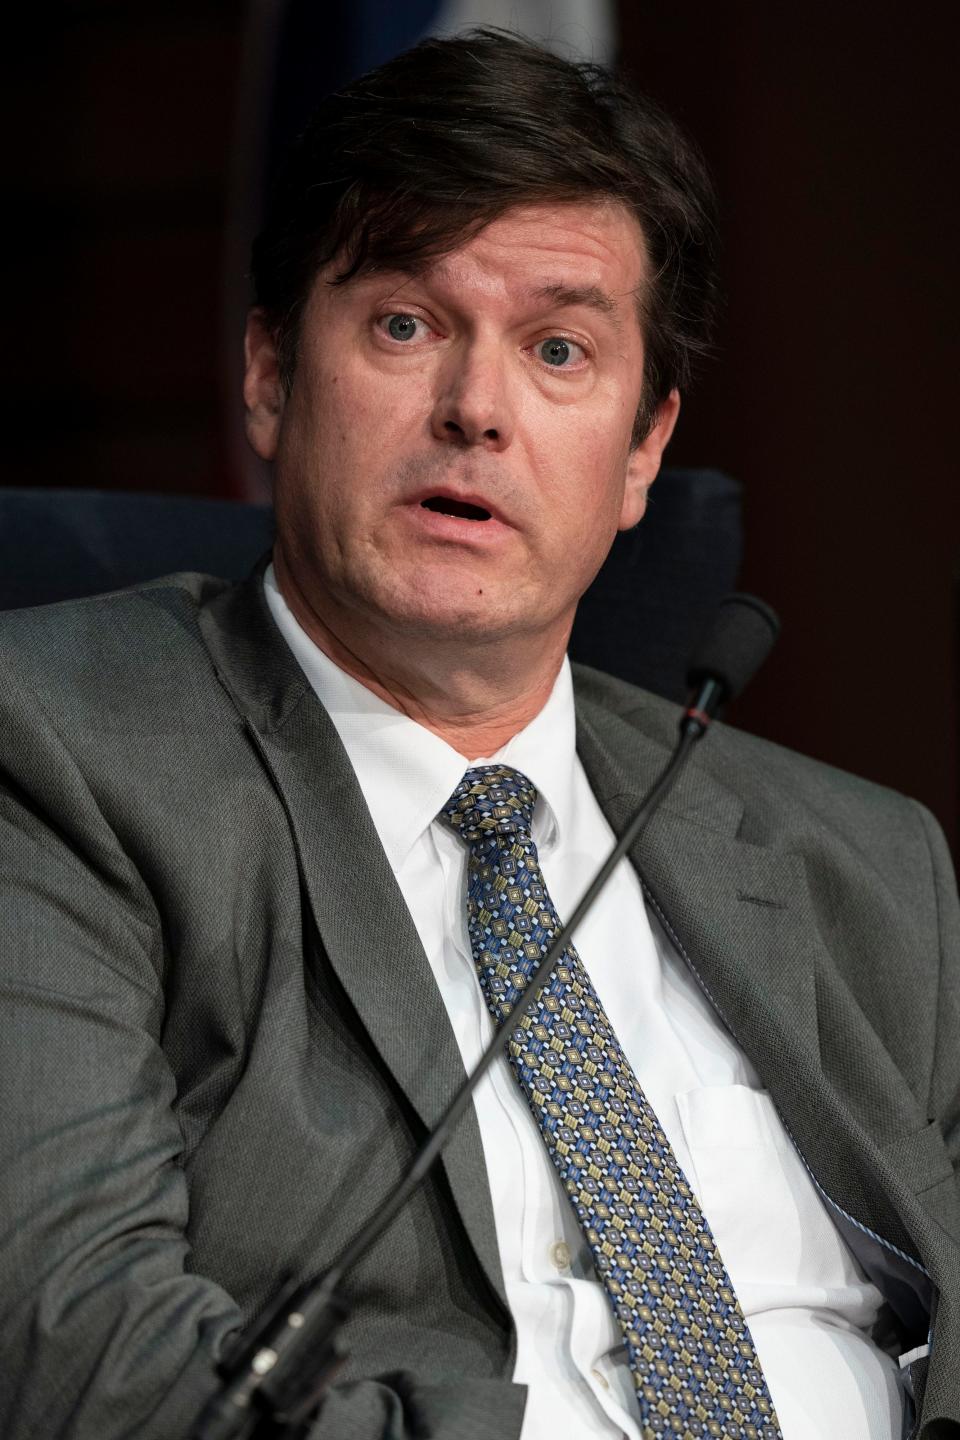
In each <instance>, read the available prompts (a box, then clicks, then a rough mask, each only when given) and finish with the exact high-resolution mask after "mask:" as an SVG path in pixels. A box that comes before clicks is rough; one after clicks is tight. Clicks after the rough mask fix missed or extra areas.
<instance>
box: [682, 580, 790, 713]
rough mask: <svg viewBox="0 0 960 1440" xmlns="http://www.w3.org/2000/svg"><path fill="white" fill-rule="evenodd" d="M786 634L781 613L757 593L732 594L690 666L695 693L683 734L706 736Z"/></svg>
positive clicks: (689, 673) (720, 607)
mask: <svg viewBox="0 0 960 1440" xmlns="http://www.w3.org/2000/svg"><path fill="white" fill-rule="evenodd" d="M779 634H780V621H779V620H778V619H777V616H776V613H775V612H774V611H773V610H771V608H770V606H769V605H767V604H766V603H765V602H764V601H763V600H758V599H757V597H756V595H743V594H734V595H728V596H727V597H726V599H724V600H721V601H720V605H719V607H718V608H717V612H716V614H715V616H714V619H713V623H712V625H711V626H710V629H709V630H708V631H707V633H706V635H705V636H704V637H703V639H702V640H701V642H700V645H699V647H698V649H697V650H695V651H694V655H693V659H692V660H691V662H690V664H689V666H688V668H687V684H688V685H689V687H690V691H691V695H690V700H689V702H688V704H687V708H686V710H685V711H684V712H683V718H682V719H681V721H680V733H681V735H682V734H684V733H686V732H687V731H688V730H692V729H694V728H696V727H699V729H698V730H697V734H698V737H699V736H700V735H703V734H705V733H706V731H707V729H708V728H709V726H710V722H711V721H712V720H713V718H714V716H715V715H716V713H717V711H718V710H719V708H720V706H721V705H726V703H727V702H728V701H729V700H735V699H736V697H737V696H738V695H739V694H740V692H741V690H743V689H744V687H745V686H746V685H747V684H748V683H749V682H750V680H752V679H753V677H754V675H755V674H756V673H757V671H758V670H759V669H760V666H761V665H762V664H763V662H764V660H766V658H767V656H768V655H769V654H770V651H771V650H772V649H773V645H774V641H775V640H776V638H777V636H778V635H779Z"/></svg>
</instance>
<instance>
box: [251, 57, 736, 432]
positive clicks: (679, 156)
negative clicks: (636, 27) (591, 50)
mask: <svg viewBox="0 0 960 1440" xmlns="http://www.w3.org/2000/svg"><path fill="white" fill-rule="evenodd" d="M589 199H597V200H599V201H602V200H611V201H616V202H619V203H620V204H622V205H624V206H625V207H626V208H627V209H628V210H629V211H631V212H632V214H633V215H634V216H635V217H636V219H637V220H638V222H639V224H640V228H641V231H642V232H643V236H644V240H645V242H646V248H647V254H648V257H649V261H650V270H651V278H650V281H649V284H648V285H647V286H646V287H645V290H644V293H643V294H641V295H639V296H638V304H639V307H640V320H641V325H642V328H643V334H644V342H645V347H646V363H645V374H644V387H643V398H642V401H641V406H640V412H639V414H638V416H637V423H636V426H635V430H634V442H635V443H639V441H640V440H641V439H642V438H643V436H644V435H645V434H646V433H647V431H648V430H649V428H650V426H651V425H652V424H653V422H654V420H655V417H656V407H657V404H658V402H659V401H661V400H663V399H664V398H665V397H666V396H667V395H668V394H669V392H670V391H671V389H673V387H674V386H677V387H678V388H681V389H682V388H685V387H686V385H687V384H688V382H689V379H690V372H691V364H692V361H693V360H694V359H695V357H697V356H698V355H700V354H702V353H704V351H705V350H706V349H707V348H708V341H709V331H710V323H711V320H712V316H713V311H714V307H715V299H716V289H715V274H714V260H715V237H716V225H715V203H714V196H713V190H712V187H711V184H710V179H709V176H708V175H707V172H706V169H705V167H704V164H703V161H702V160H701V158H700V155H699V153H698V152H697V150H696V149H695V148H694V147H693V146H692V145H691V143H690V142H689V140H687V139H686V137H685V136H684V135H683V134H682V133H681V132H680V130H679V129H678V128H677V126H676V125H675V124H674V122H673V121H672V120H670V119H669V117H667V116H666V115H665V114H664V113H663V112H662V111H661V110H660V109H659V108H658V107H657V106H656V105H654V104H653V103H652V102H651V101H650V100H648V99H645V98H644V97H642V96H639V95H637V94H635V93H634V92H633V91H632V90H630V89H628V88H627V86H626V85H624V84H623V83H621V82H620V81H618V80H617V79H615V78H614V76H612V75H611V74H610V72H609V71H607V70H605V69H603V68H601V67H600V66H597V65H589V64H578V63H572V62H570V61H568V60H564V59H561V58H560V57H558V56H557V55H555V54H553V53H551V52H550V51H548V50H544V49H542V48H541V47H540V46H538V45H535V44H534V43H532V42H531V41H529V40H525V39H523V38H521V37H519V36H517V35H513V34H509V33H507V32H504V31H498V30H490V29H480V30H473V31H471V32H469V33H468V34H465V35H460V36H457V37H456V38H454V39H448V40H425V41H424V42H423V43H422V44H420V45H417V46H415V47H414V49H412V50H408V51H406V52H405V53H404V54H402V55H398V56H397V57H396V58H395V59H393V60H390V61H388V62H387V64H385V65H382V66H380V67H379V69H377V70H372V71H371V72H370V73H369V74H368V75H365V76H363V77H362V78H361V79H360V80H357V81H356V82H355V83H353V84H351V85H349V86H348V87H347V88H346V89H343V90H340V91H338V92H337V93H336V94H334V95H330V96H328V97H327V98H326V99H325V100H324V101H323V103H322V104H321V105H320V108H319V109H318V111H317V112H316V114H315V115H314V117H313V119H312V120H311V122H310V124H309V125H308V126H307V128H306V130H305V131H304V133H303V134H302V135H301V136H300V138H299V140H298V141H297V142H296V144H295V146H294V147H293V150H292V152H291V155H290V157H289V160H288V163H287V165H286V168H285V170H284V171H283V173H282V175H281V178H280V181H279V183H278V185H277V186H276V189H275V193H274V196H273V201H272V205H271V208H270V211H269V213H268V216H267V220H266V224H265V227H264V229H263V231H262V233H261V234H260V235H259V236H258V237H257V239H256V241H255V242H254V247H253V266H252V271H253V282H254V293H255V299H256V303H257V304H259V305H262V306H263V307H264V310H265V311H266V313H267V317H268V321H269V323H270V324H271V325H272V326H273V328H274V331H275V333H276V335H277V340H278V345H279V351H280V365H281V374H282V376H283V379H284V383H285V384H286V385H289V383H290V380H291V377H292V374H293V369H294V366H295V363H296V345H297V333H298V327H299V321H300V316H301V313H302V310H303V306H304V304H305V302H306V299H307V296H308V294H309V292H310V288H311V285H312V283H313V280H314V277H315V275H316V274H317V272H318V271H319V270H320V269H322V268H323V267H324V266H326V265H328V264H329V263H330V262H331V261H332V260H334V258H336V257H339V258H340V261H341V263H342V268H341V269H340V270H339V271H338V273H337V275H336V276H335V277H334V282H333V283H343V282H344V281H347V280H349V279H351V278H352V277H353V276H354V275H357V274H358V273H360V272H362V271H366V270H370V269H373V268H375V267H385V268H391V269H394V268H395V269H403V270H413V269H416V268H418V267H420V266H422V265H423V264H424V263H425V262H426V261H429V260H430V259H433V258H435V257H437V256H439V255H442V254H445V253H448V252H449V251H450V250H452V249H454V248H456V246H457V245H459V244H460V243H462V242H463V241H465V240H466V239H468V238H469V237H471V236H472V235H474V234H476V233H477V231H479V230H481V229H482V228H483V227H484V226H485V225H488V224H489V223H490V222H491V221H492V220H494V219H496V218H497V217H498V216H500V215H502V214H503V213H504V212H505V211H506V210H508V209H510V208H511V207H513V206H516V205H525V204H532V203H538V202H539V203H543V202H547V203H559V202H563V201H582V200H589Z"/></svg>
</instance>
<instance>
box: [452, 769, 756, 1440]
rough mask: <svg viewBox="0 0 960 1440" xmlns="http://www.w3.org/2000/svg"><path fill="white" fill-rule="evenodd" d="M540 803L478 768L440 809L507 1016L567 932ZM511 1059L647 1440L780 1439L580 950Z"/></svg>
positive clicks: (716, 1259) (699, 1222)
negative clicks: (541, 836) (537, 811)
mask: <svg viewBox="0 0 960 1440" xmlns="http://www.w3.org/2000/svg"><path fill="white" fill-rule="evenodd" d="M536 798H537V792H536V790H535V789H534V787H533V785H532V784H531V783H530V781H529V780H528V779H527V777H526V776H525V775H522V774H521V773H520V771H518V770H513V769H511V768H510V767H509V766H506V765H480V766H476V767H475V768H474V769H471V770H468V771H467V773H466V775H464V777H463V779H462V780H461V782H460V784H459V785H458V786H457V788H456V790H455V791H454V792H453V794H452V795H451V797H450V799H449V800H448V801H447V803H446V805H445V806H444V808H443V810H442V811H441V813H440V818H441V819H442V820H445V821H446V823H447V824H448V825H450V826H451V827H452V828H453V829H454V830H455V831H456V832H457V834H459V835H460V837H461V838H462V839H463V840H464V841H465V842H466V844H467V845H468V847H469V859H468V866H467V926H468V930H469V934H470V944H471V946H472V949H473V958H474V960H475V962H476V966H477V971H478V973H479V976H480V985H481V988H482V990H483V993H484V997H485V999H486V1002H487V1005H488V1006H489V1008H490V1010H491V1012H492V1014H493V1017H494V1019H495V1020H496V1021H498V1022H501V1021H502V1020H503V1019H504V1018H505V1017H506V1016H507V1015H509V1013H510V1010H511V1007H512V1006H513V1003H514V1002H515V1000H516V999H517V998H518V996H519V994H520V992H521V991H522V990H524V989H525V987H526V985H527V980H528V977H529V976H530V974H531V972H532V971H533V970H534V969H535V968H536V966H537V965H538V964H539V962H540V961H541V960H542V958H543V956H544V955H545V954H546V952H547V949H548V947H549V945H550V942H551V941H552V939H553V937H554V935H555V934H556V933H557V931H558V930H559V928H560V919H559V917H558V915H557V912H556V910H555V909H554V906H553V902H552V900H551V899H550V896H549V894H548V893H547V888H546V885H545V884H544V881H543V875H542V873H541V871H540V862H539V859H538V858H537V849H536V846H535V845H534V843H533V837H532V823H533V807H534V802H535V801H536ZM509 1055H510V1061H511V1064H512V1065H513V1068H514V1070H515V1072H516V1075H517V1078H518V1079H519V1081H520V1084H521V1086H522V1088H523V1090H524V1093H525V1094H526V1096H527V1099H528V1101H529V1103H530V1108H531V1110H532V1111H533V1114H534V1116H535V1118H536V1120H537V1123H538V1125H539V1126H540V1129H541V1131H542V1134H543V1138H544V1140H545V1141H546V1144H547V1149H548V1150H549V1152H550V1156H551V1158H552V1160H553V1163H554V1165H555V1166H556V1168H557V1171H558V1172H559V1175H560V1179H561V1181H562V1183H563V1186H564V1188H565V1190H566V1192H567V1195H568V1196H569V1198H570V1202H571V1204H572V1205H573V1208H574V1210H575V1212H576V1215H577V1219H578V1221H579V1222H580V1225H581V1227H582V1228H583V1231H584V1234H585V1235H586V1238H587V1241H588V1243H589V1245H590V1249H591V1251H592V1254H593V1261H594V1265H595V1266H596V1269H597V1271H598V1273H599V1275H600V1277H601V1279H602V1281H603V1284H604V1287H605V1289H606V1292H607V1297H608V1299H609V1301H610V1304H611V1305H612V1307H613V1310H614V1313H615V1315H616V1317H617V1320H618V1321H619V1323H620V1326H621V1328H622V1330H623V1333H624V1337H625V1340H626V1346H627V1354H628V1356H629V1360H630V1367H631V1370H632V1373H633V1380H634V1384H635V1386H636V1391H637V1398H638V1400H639V1404H640V1412H641V1418H642V1422H643V1433H644V1436H645V1437H651V1436H668V1435H669V1436H676V1437H678V1440H701V1437H708V1436H709V1437H715V1436H721V1437H727V1440H733V1437H736V1440H780V1427H779V1424H778V1422H777V1418H776V1415H775V1413H774V1409H773V1403H772V1401H771V1399H770V1395H769V1393H768V1391H767V1386H766V1381H765V1380H764V1378H763V1374H762V1372H761V1370H760V1364H759V1361H758V1360H757V1357H756V1355H755V1353H754V1349H753V1342H752V1340H751V1338H750V1332H749V1330H748V1329H747V1323H746V1321H745V1319H744V1317H743V1312H742V1311H741V1309H740V1303H739V1301H738V1300H737V1297H736V1294H735V1293H734V1289H733V1286H732V1285H731V1283H730V1277H729V1276H728V1274H727V1272H726V1268H725V1266H724V1264H723V1261H722V1259H721V1258H720V1253H719V1251H718V1250H717V1246H716V1243H715V1241H714V1239H713V1236H712V1235H711V1233H710V1229H709V1226H708V1225H707V1222H706V1220H705V1219H704V1216H703V1213H702V1211H701V1210H700V1206H699V1204H698V1203H697V1199H696V1196H695V1195H694V1194H693V1191H692V1189H691V1187H690V1184H689V1182H688V1180H687V1178H686V1176H685V1175H684V1173H683V1171H682V1170H681V1168H680V1165H679V1163H678V1161H677V1158H676V1156H675V1155H674V1153H673V1151H672V1150H671V1148H670V1145H669V1142H668V1141H667V1137H666V1135H665V1134H664V1132H663V1129H662V1127H661V1125H660V1122H659V1121H658V1119H657V1117H656V1115H655V1114H654V1112H653V1110H652V1108H651V1107H650V1104H649V1103H648V1101H647V1099H646V1096H645V1095H644V1093H643V1091H642V1090H641V1088H640V1085H639V1083H638V1082H637V1079H636V1076H635V1075H634V1073H633V1071H632V1070H631V1068H630V1065H629V1064H628V1062H627V1059H626V1057H625V1055H624V1054H623V1051H622V1050H621V1048H620V1044H619V1041H618V1040H617V1037H616V1035H615V1034H614V1032H613V1029H612V1027H611V1025H610V1022H609V1020H608V1019H607V1017H606V1015H605V1014H604V1012H603V1008H602V1006H601V1005H600V1002H599V1000H598V998H597V995H596V992H595V991H594V988H593V985H592V984H591V982H590V977H589V976H588V975H587V973H586V971H585V970H584V968H583V965H582V963H581V961H580V957H579V956H578V955H577V952H576V950H575V949H574V948H573V946H572V945H570V946H568V947H567V949H566V951H565V952H564V954H563V956H562V958H561V960H560V963H559V964H558V966H557V968H556V969H555V970H554V972H553V974H552V976H551V977H550V979H549V980H548V981H547V983H546V985H545V986H544V987H543V989H542V991H541V994H540V998H539V999H538V1001H537V1002H536V1004H535V1005H534V1007H533V1008H532V1010H531V1011H530V1012H529V1013H528V1014H527V1015H525V1016H524V1017H523V1019H522V1020H521V1022H520V1026H519V1028H518V1030H517V1032H516V1033H515V1034H514V1036H513V1037H512V1038H511V1039H510V1041H509Z"/></svg>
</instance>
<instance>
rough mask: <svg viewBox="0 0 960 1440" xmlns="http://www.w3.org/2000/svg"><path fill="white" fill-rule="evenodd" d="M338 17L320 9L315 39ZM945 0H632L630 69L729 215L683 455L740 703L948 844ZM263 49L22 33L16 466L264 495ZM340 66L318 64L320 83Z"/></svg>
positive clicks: (265, 41)
mask: <svg viewBox="0 0 960 1440" xmlns="http://www.w3.org/2000/svg"><path fill="white" fill-rule="evenodd" d="M396 4H397V6H400V5H401V4H402V0H396ZM340 9H343V10H344V13H346V11H347V7H346V6H345V5H343V6H340V7H338V5H337V4H334V3H332V0H328V3H327V4H326V5H318V6H317V12H318V13H322V14H323V15H324V16H326V17H327V19H328V21H329V23H330V24H331V25H334V23H335V21H336V16H337V14H338V13H339V10H340ZM944 13H945V12H943V11H941V10H934V8H933V7H930V9H929V10H925V8H924V6H923V5H912V6H910V7H906V6H903V5H899V4H892V3H884V0H877V3H874V4H873V6H871V7H869V8H866V7H864V8H862V9H861V8H860V7H856V8H854V7H845V6H837V5H831V6H827V5H818V4H814V5H812V6H811V5H808V6H803V7H797V6H786V5H782V6H781V5H769V4H763V5H761V4H756V3H746V0H741V3H727V4H725V5H716V4H705V3H704V4H687V5H677V4H675V3H648V0H622V3H621V6H620V11H619V24H620V33H621V45H620V53H621V60H622V63H623V64H624V65H625V67H626V68H627V70H628V71H629V73H630V75H631V76H633V77H634V78H635V79H636V81H637V83H638V84H640V85H641V86H643V87H644V88H646V89H647V90H649V91H651V92H652V93H653V94H654V95H655V96H657V97H658V98H659V99H660V100H661V101H662V102H663V103H664V104H665V105H666V106H667V107H668V108H669V109H670V110H671V111H673V112H674V113H675V114H676V115H677V116H678V117H679V118H680V119H681V120H682V121H684V122H685V123H686V125H687V128H688V129H690V130H691V131H692V133H693V134H694V135H695V136H696V137H697V139H698V140H699V141H700V144H701V145H702V147H703V148H704V150H705V152H706V154H707V157H708V159H709V160H710V162H711V164H712V166H713V169H714V171H715V174H716V176H717V179H718V182H719V186H720V190H721V196H722V201H723V210H724V217H725V219H724V229H725V244H726V254H725V261H724V279H725V286H726V290H727V295H728V303H727V309H726V313H725V316H724V318H723V322H722V325H721V330H720V335H719V345H718V353H717V357H716V359H715V360H714V361H713V362H712V363H711V364H710V365H709V367H707V368H706V369H705V370H704V371H703V374H702V377H701V380H700V383H699V385H698V386H697V388H696V389H695V390H694V391H693V393H692V394H691V395H690V396H689V397H688V398H687V401H686V403H685V414H684V417H683V419H682V421H681V426H680V430H679V433H678V437H677V439H676V440H675V442H674V445H673V446H672V447H671V455H670V459H671V463H673V464H677V465H681V464H696V465H699V464H708V465H712V466H718V467H721V468H723V469H725V470H727V471H728V472H729V473H731V474H733V475H735V476H737V477H738V478H739V479H740V480H742V481H743V483H744V486H745V509H746V562H745V570H744V574H743V577H742V578H743V584H744V587H745V588H751V589H755V590H757V591H758V592H759V593H761V594H763V595H764V596H766V597H767V598H768V599H769V600H770V601H771V602H772V603H773V604H774V605H775V606H776V607H777V608H778V609H779V610H780V612H781V614H782V617H783V621H784V635H783V639H782V641H781V644H780V647H779V650H778V652H777V654H776V655H775V657H774V658H773V660H772V661H771V662H770V664H769V666H768V668H767V670H766V671H765V673H763V674H762V675H761V676H760V677H759V679H758V681H757V682H756V684H755V685H754V687H753V689H752V690H751V692H750V694H749V695H748V697H746V698H745V699H744V700H743V701H742V702H741V703H740V706H739V709H738V711H737V715H736V719H737V720H738V723H740V724H742V725H744V726H745V727H746V728H748V729H751V730H755V731H757V732H759V733H762V734H764V735H767V736H769V737H771V738H773V739H776V740H778V741H781V742H782V743H784V744H787V745H790V746H792V747H795V748H797V749H800V750H804V751H806V752H808V753H811V754H814V755H816V756H819V757H820V758H822V759H825V760H828V761H830V762H831V763H833V764H836V765H840V766H843V767H844V768H846V769H850V770H854V771H857V772H858V773H860V774H863V775H867V776H869V777H871V778H872V779H876V780H879V781H882V782H884V783H886V784H889V785H892V786H895V787H896V788H897V789H901V790H904V791H907V792H908V793H910V794H913V795H915V796H917V797H918V798H920V799H922V800H923V801H924V802H925V803H926V804H927V805H929V806H930V808H931V809H932V810H933V811H934V812H935V813H936V814H937V816H938V817H939V819H940V821H941V823H942V824H943V825H944V827H945V828H946V830H947V832H948V835H949V837H950V838H951V840H952V842H953V843H954V845H955V846H956V845H957V842H958V712H960V694H958V687H960V682H958V675H960V655H958V634H960V600H958V595H960V580H958V577H960V487H958V483H957V481H958V472H957V462H956V458H955V444H954V438H953V433H952V427H953V420H954V416H955V413H956V409H957V402H956V399H955V390H956V383H957V376H958V373H960V365H958V354H957V348H958V346H957V329H958V326H957V320H958V305H957V259H956V257H957V254H958V240H960V235H958V230H960V226H958V203H957V184H956V169H957V164H956V155H957V128H956V123H955V118H954V117H955V111H956V87H957V82H956V56H957V53H958V46H957V40H958V35H957V30H956V26H955V22H951V24H952V25H953V28H952V30H951V31H950V32H948V31H946V30H945V29H944ZM274 40H275V37H273V36H272V34H271V7H270V6H269V5H265V4H260V5H256V4H249V5H245V4H241V3H227V0H220V3H217V0H190V3H175V0H168V3H151V0H113V3H110V0H99V3H94V0H89V3H83V0H75V3H69V0H68V3H65V4H62V5H60V6H59V7H53V6H48V7H43V6H36V7H34V8H33V9H32V10H31V11H30V13H29V15H27V16H25V17H21V18H20V20H19V21H18V22H17V25H16V27H15V28H14V30H13V31H12V32H11V35H10V36H9V37H8V49H7V55H8V61H7V72H8V73H7V76H6V85H5V88H6V93H7V99H8V103H9V104H11V106H12V108H11V112H10V117H9V119H8V123H7V159H8V167H7V169H8V182H7V184H8V206H7V214H8V222H7V226H6V229H7V232H8V233H7V238H8V242H9V241H12V257H11V259H10V260H9V261H8V269H7V285H6V287H5V288H6V299H7V305H8V307H10V308H11V309H12V311H13V314H12V317H11V319H12V323H11V324H10V325H9V326H8V328H7V338H6V344H5V346H4V371H5V374H4V383H5V390H6V394H7V398H8V401H9V402H10V406H11V409H10V415H11V418H10V420H9V421H8V423H7V427H6V435H5V439H6V445H5V447H4V451H5V460H6V468H5V475H4V483H6V484H26V485H42V486H59V485H68V486H84V487H99V488H111V489H112V488H117V489H144V490H150V491H177V492H180V493H194V494H200V495H221V496H236V497H240V496H242V495H244V494H247V495H250V494H251V493H253V491H254V490H255V486H256V476H255V474H254V472H252V471H250V470H249V468H248V467H247V466H246V465H245V464H244V462H243V461H242V452H241V450H240V447H239V443H238V429H237V423H236V417H237V408H236V403H235V400H234V399H233V395H232V392H233V390H234V386H235V381H236V376H237V373H238V372H237V365H236V353H237V352H236V345H237V341H238V333H239V324H240V320H239V315H240V310H241V309H242V305H241V297H242V272H243V263H244V262H243V255H242V251H243V242H242V235H243V229H244V224H245V223H246V222H247V220H249V216H250V213H251V211H252V210H253V209H255V205H256V193H257V183H258V180H259V176H260V174H261V172H262V168H263V158H264V147H265V141H264V137H263V136H262V134H260V133H258V131H257V127H256V126H255V125H254V124H252V122H251V114H252V113H253V110H254V109H255V108H256V107H255V106H252V103H251V96H255V95H256V93H257V88H258V86H261V87H262V83H263V80H262V77H263V72H264V55H265V53H266V52H267V50H269V48H270V46H271V45H272V44H274ZM328 74H329V65H328V63H327V58H326V57H323V56H321V57H319V58H318V61H317V85H318V90H322V89H323V88H325V84H326V79H327V77H328ZM261 98H262V97H261ZM238 235H239V236H240V237H241V238H240V239H239V240H238Z"/></svg>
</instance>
